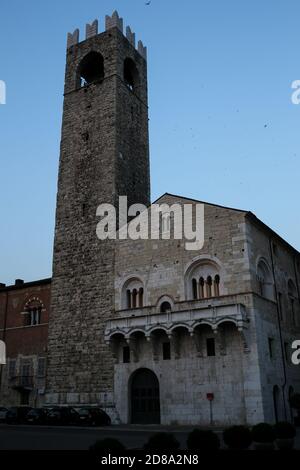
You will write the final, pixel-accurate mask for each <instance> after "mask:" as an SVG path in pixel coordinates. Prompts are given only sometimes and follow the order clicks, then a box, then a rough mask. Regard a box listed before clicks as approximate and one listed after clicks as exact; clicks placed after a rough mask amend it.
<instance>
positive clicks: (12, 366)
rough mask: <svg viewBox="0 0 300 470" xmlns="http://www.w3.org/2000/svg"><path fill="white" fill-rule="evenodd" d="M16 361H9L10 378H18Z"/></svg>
mask: <svg viewBox="0 0 300 470" xmlns="http://www.w3.org/2000/svg"><path fill="white" fill-rule="evenodd" d="M16 364H17V362H16V359H10V361H9V368H8V375H9V377H10V378H13V377H15V376H16Z"/></svg>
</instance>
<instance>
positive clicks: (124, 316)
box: [105, 296, 248, 341]
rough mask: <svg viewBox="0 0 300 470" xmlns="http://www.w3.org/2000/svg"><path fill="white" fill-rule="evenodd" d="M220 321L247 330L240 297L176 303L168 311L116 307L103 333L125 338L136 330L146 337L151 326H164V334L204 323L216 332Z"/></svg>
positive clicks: (153, 327) (154, 308)
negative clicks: (181, 327)
mask: <svg viewBox="0 0 300 470" xmlns="http://www.w3.org/2000/svg"><path fill="white" fill-rule="evenodd" d="M224 322H231V323H234V324H235V325H236V327H237V328H238V329H239V331H242V330H243V329H247V324H248V318H247V312H246V308H245V306H244V305H243V304H242V303H241V301H240V298H237V297H236V296H224V297H219V298H214V299H203V300H196V301H184V302H178V303H176V304H175V305H174V306H173V308H172V311H168V312H159V311H157V307H155V306H149V307H143V308H136V309H130V310H120V311H118V312H116V316H115V317H114V318H111V319H109V320H108V321H107V323H106V330H105V336H106V340H107V341H109V340H110V339H111V338H112V336H114V335H115V334H121V335H122V336H124V337H125V339H129V338H130V336H131V335H132V334H133V333H134V332H136V331H139V332H143V333H144V334H145V336H146V337H149V338H150V336H151V333H152V332H153V331H154V330H155V329H158V328H159V329H164V330H165V331H166V333H167V334H172V331H173V330H174V329H175V328H177V327H178V326H183V327H185V328H186V329H187V330H188V331H189V332H190V334H191V335H193V333H194V330H195V328H197V327H199V326H201V325H208V326H210V327H211V328H212V329H213V330H214V331H216V330H217V329H218V326H219V325H221V323H224Z"/></svg>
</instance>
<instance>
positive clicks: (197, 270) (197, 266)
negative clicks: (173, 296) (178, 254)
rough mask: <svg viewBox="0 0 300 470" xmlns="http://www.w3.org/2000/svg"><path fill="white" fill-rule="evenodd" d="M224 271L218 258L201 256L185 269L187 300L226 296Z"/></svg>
mask: <svg viewBox="0 0 300 470" xmlns="http://www.w3.org/2000/svg"><path fill="white" fill-rule="evenodd" d="M223 279H224V271H223V269H222V266H221V263H220V262H219V260H218V259H217V258H216V257H213V256H208V255H200V256H198V257H196V258H194V259H193V260H192V261H191V262H190V263H189V264H188V265H187V266H186V268H185V272H184V283H185V297H186V299H187V300H196V299H204V298H210V297H218V296H219V295H222V294H224V283H223Z"/></svg>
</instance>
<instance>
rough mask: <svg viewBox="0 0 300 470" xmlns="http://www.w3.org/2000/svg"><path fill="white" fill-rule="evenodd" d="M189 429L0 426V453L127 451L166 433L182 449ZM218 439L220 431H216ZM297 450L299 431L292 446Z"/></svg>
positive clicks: (299, 440) (299, 444) (299, 446)
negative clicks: (109, 445) (100, 446)
mask: <svg viewBox="0 0 300 470" xmlns="http://www.w3.org/2000/svg"><path fill="white" fill-rule="evenodd" d="M192 429H193V427H184V426H182V427H171V426H170V427H162V426H161V427H158V426H137V425H135V426H125V425H123V426H110V427H103V428H93V429H91V428H76V427H70V426H69V427H65V426H63V427H53V426H52V427H48V426H23V425H18V426H11V425H5V424H3V425H0V450H15V449H18V450H28V449H30V450H85V449H88V448H89V446H90V445H92V444H94V442H95V441H96V440H98V439H103V438H106V437H112V438H116V439H119V440H120V441H121V442H122V443H123V444H124V445H125V446H126V447H127V448H141V447H142V446H143V444H144V443H145V442H146V441H147V440H148V438H149V436H150V435H151V434H154V433H156V432H159V431H167V432H172V433H174V434H175V436H176V438H177V439H178V440H179V442H180V444H181V448H182V449H185V448H186V446H185V444H186V438H187V435H188V433H189V432H190V431H191V430H192ZM217 432H218V433H219V436H220V437H221V434H222V432H221V431H217ZM295 447H296V448H297V449H300V429H298V432H297V438H296V446H295Z"/></svg>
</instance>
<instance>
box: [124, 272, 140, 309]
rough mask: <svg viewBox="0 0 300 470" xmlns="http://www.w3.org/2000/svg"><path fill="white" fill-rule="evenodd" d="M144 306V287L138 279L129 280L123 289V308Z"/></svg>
mask: <svg viewBox="0 0 300 470" xmlns="http://www.w3.org/2000/svg"><path fill="white" fill-rule="evenodd" d="M143 306H144V287H143V283H142V281H140V279H137V278H132V279H129V280H128V281H127V282H126V283H125V285H124V286H123V289H122V308H126V309H127V308H138V307H143Z"/></svg>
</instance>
